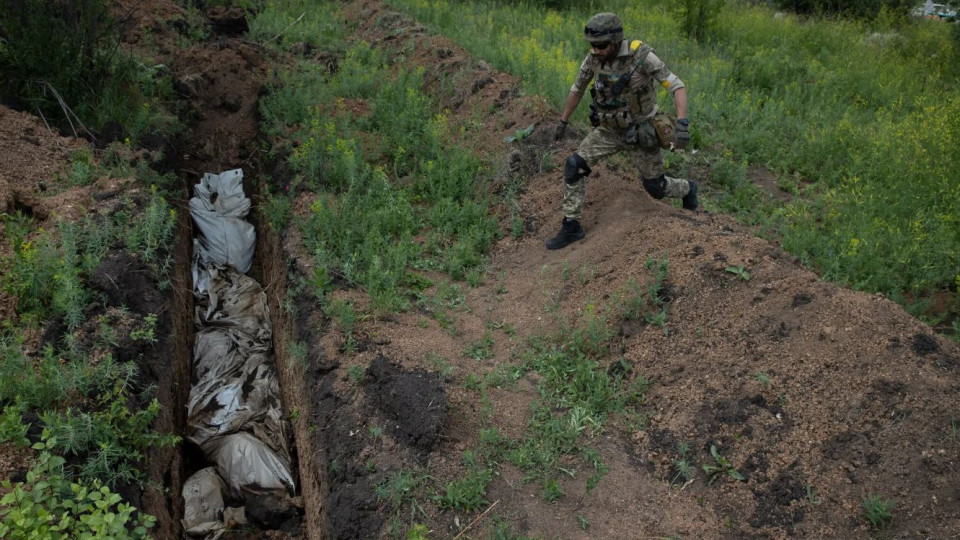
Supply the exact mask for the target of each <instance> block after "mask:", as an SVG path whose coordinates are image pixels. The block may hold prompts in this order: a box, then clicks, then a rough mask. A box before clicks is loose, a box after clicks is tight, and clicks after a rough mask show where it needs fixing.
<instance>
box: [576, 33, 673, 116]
mask: <svg viewBox="0 0 960 540" xmlns="http://www.w3.org/2000/svg"><path fill="white" fill-rule="evenodd" d="M634 68H636V71H633V70H634ZM631 71H633V74H632V75H630V81H629V84H628V85H627V87H626V88H624V90H623V91H622V92H621V93H620V94H619V95H616V94H615V92H614V91H613V88H614V85H615V84H616V82H617V81H618V80H619V79H620V77H621V76H622V75H627V74H630V72H631ZM591 80H593V81H594V83H593V88H592V89H591V91H590V93H591V95H592V96H593V100H594V104H593V106H595V107H596V111H597V113H598V119H599V121H600V125H603V126H606V127H609V128H614V129H625V128H627V127H628V126H629V125H630V124H632V123H639V122H642V121H644V120H648V119H650V118H652V117H653V115H655V114H656V113H657V89H656V86H655V85H656V84H659V85H661V86H662V87H664V88H666V89H667V91H669V92H670V93H671V94H672V93H673V92H675V91H677V90H678V89H680V88H684V85H683V81H681V80H680V79H679V78H678V77H677V76H676V75H674V74H673V73H672V72H671V71H670V70H669V69H667V66H666V65H665V64H664V63H663V61H662V60H660V58H658V57H657V55H656V54H655V53H654V52H653V49H652V48H651V47H650V46H648V45H643V44H642V43H641V42H640V41H639V40H633V41H630V40H623V41H621V42H620V50H619V51H617V55H616V57H615V58H614V59H612V60H610V61H609V62H602V61H601V59H600V57H598V56H597V55H593V54H588V55H587V57H586V58H585V59H584V60H583V63H582V64H580V72H579V73H578V74H577V78H576V80H575V81H574V82H573V86H572V87H571V88H570V91H571V92H574V93H576V94H580V95H583V93H584V91H585V90H586V88H587V86H588V85H589V84H590V81H591Z"/></svg>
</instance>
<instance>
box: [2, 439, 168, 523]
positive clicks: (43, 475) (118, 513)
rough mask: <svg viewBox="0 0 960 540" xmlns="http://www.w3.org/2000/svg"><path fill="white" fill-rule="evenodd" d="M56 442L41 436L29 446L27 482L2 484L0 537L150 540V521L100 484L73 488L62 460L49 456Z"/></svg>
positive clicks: (87, 483) (4, 482) (83, 483)
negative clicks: (32, 458) (30, 461)
mask: <svg viewBox="0 0 960 540" xmlns="http://www.w3.org/2000/svg"><path fill="white" fill-rule="evenodd" d="M56 444H57V441H56V438H54V437H50V436H49V432H44V434H43V439H42V441H41V442H38V443H36V444H34V445H33V449H34V450H37V451H38V452H39V454H38V455H37V458H36V461H35V462H34V464H33V466H32V468H31V469H30V471H29V472H27V479H26V482H18V483H16V484H13V483H11V482H10V481H9V480H4V481H3V488H4V490H8V491H7V493H6V494H5V495H4V496H3V498H2V499H0V537H2V538H8V539H10V540H26V539H28V538H44V539H49V540H72V539H74V538H116V539H123V540H127V539H135V540H139V539H141V538H144V539H145V538H150V536H149V535H148V534H147V529H149V528H151V527H153V525H154V523H155V522H156V520H155V519H154V518H153V516H150V515H147V514H141V513H139V512H137V510H136V509H135V508H134V507H133V506H131V505H130V504H127V503H124V502H122V499H121V497H120V495H118V494H116V493H113V492H112V491H111V490H110V488H108V487H106V486H102V485H100V483H99V481H96V480H95V481H90V482H88V481H83V480H81V481H78V482H71V481H70V480H68V479H67V478H65V477H64V471H63V465H64V463H65V460H64V459H63V458H62V457H59V456H56V455H54V454H52V453H51V451H52V450H53V449H54V448H55V447H56Z"/></svg>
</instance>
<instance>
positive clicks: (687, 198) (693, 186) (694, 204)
mask: <svg viewBox="0 0 960 540" xmlns="http://www.w3.org/2000/svg"><path fill="white" fill-rule="evenodd" d="M687 182H690V191H688V192H687V194H686V195H684V196H683V207H684V208H686V209H687V210H696V209H697V208H698V207H699V206H700V203H699V202H698V201H697V183H696V182H694V181H693V180H687Z"/></svg>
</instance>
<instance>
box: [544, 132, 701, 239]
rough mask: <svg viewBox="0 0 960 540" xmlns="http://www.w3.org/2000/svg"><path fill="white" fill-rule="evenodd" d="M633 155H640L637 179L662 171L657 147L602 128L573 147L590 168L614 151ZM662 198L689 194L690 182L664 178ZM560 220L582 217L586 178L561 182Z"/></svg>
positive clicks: (661, 156)
mask: <svg viewBox="0 0 960 540" xmlns="http://www.w3.org/2000/svg"><path fill="white" fill-rule="evenodd" d="M622 151H630V152H637V153H638V154H639V156H640V160H639V161H640V163H639V165H638V168H639V169H640V177H641V178H656V177H658V176H660V175H662V174H664V173H665V172H666V169H665V168H664V166H663V154H662V153H661V152H660V147H659V146H650V147H643V146H639V145H637V144H631V143H628V142H626V141H625V140H624V131H623V130H619V129H611V128H608V127H605V126H600V127H597V128H594V129H593V131H591V132H590V133H589V134H588V135H587V136H586V137H585V138H584V139H583V140H582V141H581V142H580V146H579V147H578V148H577V154H579V155H580V157H582V158H583V159H584V161H586V162H587V165H589V166H590V167H593V166H594V165H596V164H597V163H599V161H600V159H601V158H603V157H606V156H609V155H612V154H616V153H617V152H622ZM666 179H667V182H666V189H665V191H666V196H667V197H673V198H683V197H684V196H685V195H686V194H687V192H688V191H690V183H689V182H687V181H686V180H684V179H681V178H672V177H670V176H667V177H666ZM564 186H565V188H566V189H565V191H564V194H563V203H562V204H561V209H562V210H563V217H565V218H569V219H575V220H577V221H580V220H581V219H582V218H583V204H584V202H585V201H586V198H587V178H586V177H584V178H581V179H580V180H578V181H577V182H576V183H574V184H567V183H564Z"/></svg>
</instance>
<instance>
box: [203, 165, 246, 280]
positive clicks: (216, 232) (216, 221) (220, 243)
mask: <svg viewBox="0 0 960 540" xmlns="http://www.w3.org/2000/svg"><path fill="white" fill-rule="evenodd" d="M193 190H194V193H195V194H196V195H195V196H194V197H193V198H192V199H190V216H191V217H192V218H193V222H194V223H195V224H196V226H197V229H198V232H199V234H198V235H197V237H196V239H194V241H193V257H194V263H193V286H194V289H196V290H198V291H199V292H201V293H202V292H204V291H206V290H207V281H206V276H205V275H203V273H202V269H203V268H204V267H206V266H210V265H217V266H228V265H229V266H232V267H234V268H236V269H237V270H238V271H240V273H242V274H246V273H247V272H249V271H250V265H252V264H253V250H254V247H255V245H256V242H257V231H256V230H255V229H254V228H253V225H251V224H250V223H247V221H246V220H245V218H246V217H247V214H248V213H249V212H250V199H249V198H247V196H246V195H245V194H244V193H243V170H242V169H234V170H232V171H226V172H223V173H220V174H210V173H207V174H205V175H203V178H201V179H200V183H199V184H197V185H195V186H194V187H193ZM198 272H199V273H198Z"/></svg>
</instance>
